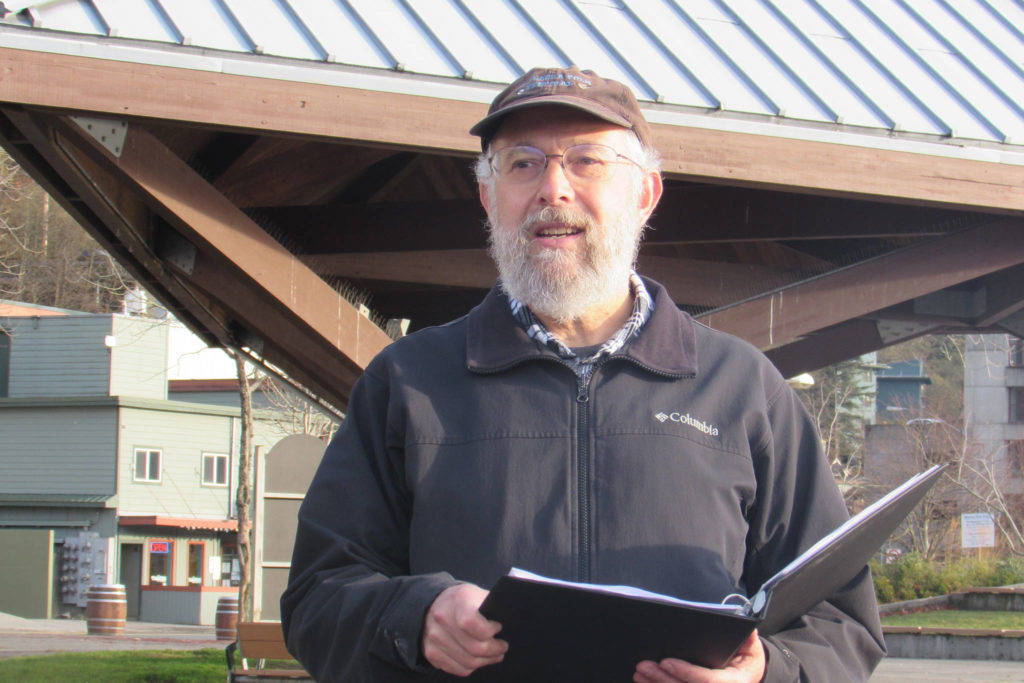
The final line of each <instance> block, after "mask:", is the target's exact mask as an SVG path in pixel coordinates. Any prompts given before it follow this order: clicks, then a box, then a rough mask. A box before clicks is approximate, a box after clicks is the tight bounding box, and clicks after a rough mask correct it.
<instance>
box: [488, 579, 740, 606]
mask: <svg viewBox="0 0 1024 683" xmlns="http://www.w3.org/2000/svg"><path fill="white" fill-rule="evenodd" d="M508 575H509V576H510V577H512V578H515V579H524V580H526V581H535V582H537V583H549V584H552V585H555V586H567V587H569V588H580V589H582V590H588V591H595V592H597V593H610V594H612V595H624V596H627V597H631V598H645V599H648V600H656V601H658V602H665V603H668V604H670V605H683V606H686V607H696V608H698V609H703V610H714V611H716V612H727V613H729V614H738V615H744V614H746V613H747V608H746V605H745V604H744V605H736V604H726V605H723V604H719V603H717V602H691V601H689V600H681V599H679V598H674V597H672V596H671V595H663V594H661V593H654V592H652V591H649V590H644V589H643V588H636V587H635V586H609V585H606V584H600V583H577V582H575V581H564V580H562V579H552V578H550V577H547V576H541V575H540V574H534V573H533V572H529V571H526V570H525V569H519V568H518V567H513V568H512V569H510V570H509V572H508Z"/></svg>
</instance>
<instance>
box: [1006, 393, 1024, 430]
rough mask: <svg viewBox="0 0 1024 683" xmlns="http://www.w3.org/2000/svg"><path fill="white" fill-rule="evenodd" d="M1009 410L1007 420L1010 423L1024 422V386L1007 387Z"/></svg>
mask: <svg viewBox="0 0 1024 683" xmlns="http://www.w3.org/2000/svg"><path fill="white" fill-rule="evenodd" d="M1006 391H1007V394H1008V396H1007V403H1009V406H1008V407H1009V410H1008V411H1007V416H1006V421H1007V422H1008V423H1009V424H1024V387H1007V388H1006Z"/></svg>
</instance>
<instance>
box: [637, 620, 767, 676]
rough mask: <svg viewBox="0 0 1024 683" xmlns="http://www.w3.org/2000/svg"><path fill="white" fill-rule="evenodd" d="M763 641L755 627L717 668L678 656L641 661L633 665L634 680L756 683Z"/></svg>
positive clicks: (762, 663) (760, 671)
mask: <svg viewBox="0 0 1024 683" xmlns="http://www.w3.org/2000/svg"><path fill="white" fill-rule="evenodd" d="M764 668H765V656H764V645H762V644H761V639H760V638H758V637H757V631H754V632H753V633H751V634H750V636H749V637H748V638H747V639H746V640H745V641H743V644H742V645H740V647H739V649H738V650H736V654H734V655H733V656H732V657H731V658H730V659H729V661H728V662H726V663H725V665H724V666H723V667H722V668H721V669H706V668H704V667H703V666H697V665H696V664H690V663H689V662H684V661H683V660H681V659H663V660H661V662H660V663H659V662H652V661H643V662H640V663H639V664H637V665H636V673H635V674H633V681H634V683H679V682H680V681H686V682H687V683H757V681H760V680H761V679H762V678H763V677H764Z"/></svg>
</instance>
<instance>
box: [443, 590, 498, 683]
mask: <svg viewBox="0 0 1024 683" xmlns="http://www.w3.org/2000/svg"><path fill="white" fill-rule="evenodd" d="M486 597H487V591H485V590H484V589H483V588H480V587H479V586H474V585H473V584H471V583H460V584H459V585H457V586H451V587H450V588H446V589H444V590H443V591H441V594H440V595H438V596H437V598H435V599H434V602H433V604H431V605H430V609H429V610H427V616H426V619H425V620H424V622H423V656H424V657H426V658H427V661H428V662H430V663H431V664H433V665H434V666H435V667H437V668H438V669H440V670H441V671H446V672H448V673H450V674H455V675H456V676H468V675H469V674H471V673H473V671H475V670H476V669H479V668H480V667H482V666H487V665H488V664H497V663H498V662H500V661H501V660H502V659H503V658H504V657H505V651H506V650H508V643H506V642H505V641H504V640H498V639H497V638H495V637H494V636H495V634H497V633H498V631H500V630H501V624H499V623H498V622H496V621H489V620H488V619H487V618H486V617H484V615H482V614H480V603H482V602H483V601H484V598H486Z"/></svg>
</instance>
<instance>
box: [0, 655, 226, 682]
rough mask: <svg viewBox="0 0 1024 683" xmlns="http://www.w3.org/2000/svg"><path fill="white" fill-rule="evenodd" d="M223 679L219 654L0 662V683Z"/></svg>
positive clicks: (61, 657) (223, 667)
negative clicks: (1, 682) (0, 682)
mask: <svg viewBox="0 0 1024 683" xmlns="http://www.w3.org/2000/svg"><path fill="white" fill-rule="evenodd" d="M226 678H227V664H226V663H225V659H224V651H223V650H215V649H205V650H136V651H130V650H129V651H111V652H76V653H71V654H60V655H43V656H38V657H14V658H12V659H0V681H19V682H20V681H104V682H106V681H117V682H119V683H120V682H122V681H132V682H140V683H174V682H176V681H189V682H190V683H191V682H192V681H198V682H201V681H211V682H212V681H217V682H218V683H221V682H222V681H224V680H225V679H226Z"/></svg>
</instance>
